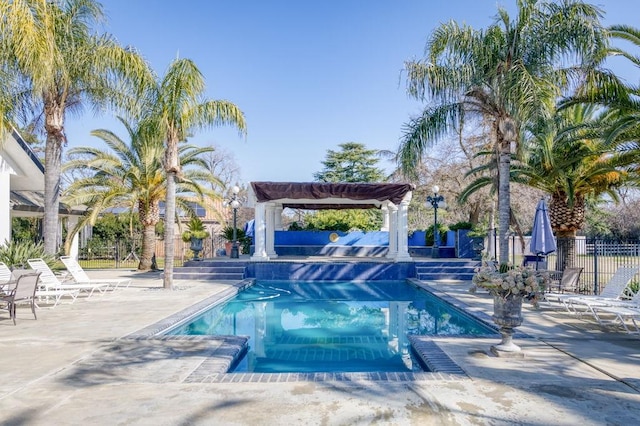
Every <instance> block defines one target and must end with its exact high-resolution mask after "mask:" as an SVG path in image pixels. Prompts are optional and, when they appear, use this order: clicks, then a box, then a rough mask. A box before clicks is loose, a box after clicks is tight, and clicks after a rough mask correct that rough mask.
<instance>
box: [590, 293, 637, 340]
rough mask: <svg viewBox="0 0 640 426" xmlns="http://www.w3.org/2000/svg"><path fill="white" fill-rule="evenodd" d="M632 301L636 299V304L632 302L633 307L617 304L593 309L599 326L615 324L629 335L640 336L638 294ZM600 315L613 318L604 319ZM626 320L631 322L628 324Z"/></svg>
mask: <svg viewBox="0 0 640 426" xmlns="http://www.w3.org/2000/svg"><path fill="white" fill-rule="evenodd" d="M633 299H637V301H636V302H633V303H635V306H634V305H631V304H617V305H609V306H596V307H594V311H595V317H596V320H597V321H598V323H599V324H600V325H605V326H606V325H609V324H616V325H619V326H621V327H622V328H624V329H625V331H626V332H627V333H629V334H640V292H638V293H637V294H636V296H634V298H633ZM602 314H610V315H613V316H614V318H613V319H606V318H603V317H602ZM628 320H630V321H631V323H630V324H629V323H628ZM630 326H631V327H633V328H631V327H630Z"/></svg>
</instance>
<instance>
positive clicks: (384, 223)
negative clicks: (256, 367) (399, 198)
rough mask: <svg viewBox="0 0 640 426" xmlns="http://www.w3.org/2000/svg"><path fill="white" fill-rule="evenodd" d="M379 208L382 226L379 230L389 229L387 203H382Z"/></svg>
mask: <svg viewBox="0 0 640 426" xmlns="http://www.w3.org/2000/svg"><path fill="white" fill-rule="evenodd" d="M380 210H382V227H381V228H380V230H381V231H388V230H389V203H385V204H383V205H382V207H381V208H380Z"/></svg>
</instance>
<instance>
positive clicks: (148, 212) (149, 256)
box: [138, 200, 160, 271]
mask: <svg viewBox="0 0 640 426" xmlns="http://www.w3.org/2000/svg"><path fill="white" fill-rule="evenodd" d="M138 216H139V217H140V223H141V224H142V226H143V227H144V231H143V234H142V253H141V255H140V264H139V265H138V269H139V270H141V271H148V270H149V269H152V268H154V267H155V266H154V264H153V255H154V254H155V249H156V224H157V223H158V221H159V220H160V207H159V203H158V202H156V201H151V202H149V204H146V203H145V200H138Z"/></svg>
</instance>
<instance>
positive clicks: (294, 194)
mask: <svg viewBox="0 0 640 426" xmlns="http://www.w3.org/2000/svg"><path fill="white" fill-rule="evenodd" d="M413 189H414V186H413V185H411V184H408V183H346V182H342V183H327V182H251V190H252V192H253V194H252V195H253V197H255V201H256V202H258V203H265V202H276V203H278V204H281V205H282V207H289V208H295V209H308V210H320V209H371V208H380V207H382V205H383V204H384V203H385V202H387V201H389V202H391V203H393V204H395V205H398V204H400V202H401V201H402V200H403V199H404V198H405V197H406V195H407V194H408V193H410V192H411V191H413Z"/></svg>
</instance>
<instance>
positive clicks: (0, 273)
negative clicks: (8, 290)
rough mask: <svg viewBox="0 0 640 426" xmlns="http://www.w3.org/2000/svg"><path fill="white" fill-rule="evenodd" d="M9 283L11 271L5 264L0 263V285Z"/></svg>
mask: <svg viewBox="0 0 640 426" xmlns="http://www.w3.org/2000/svg"><path fill="white" fill-rule="evenodd" d="M9 281H11V269H9V267H8V266H7V265H6V264H5V263H4V262H0V285H2V284H5V283H8V282H9Z"/></svg>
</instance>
